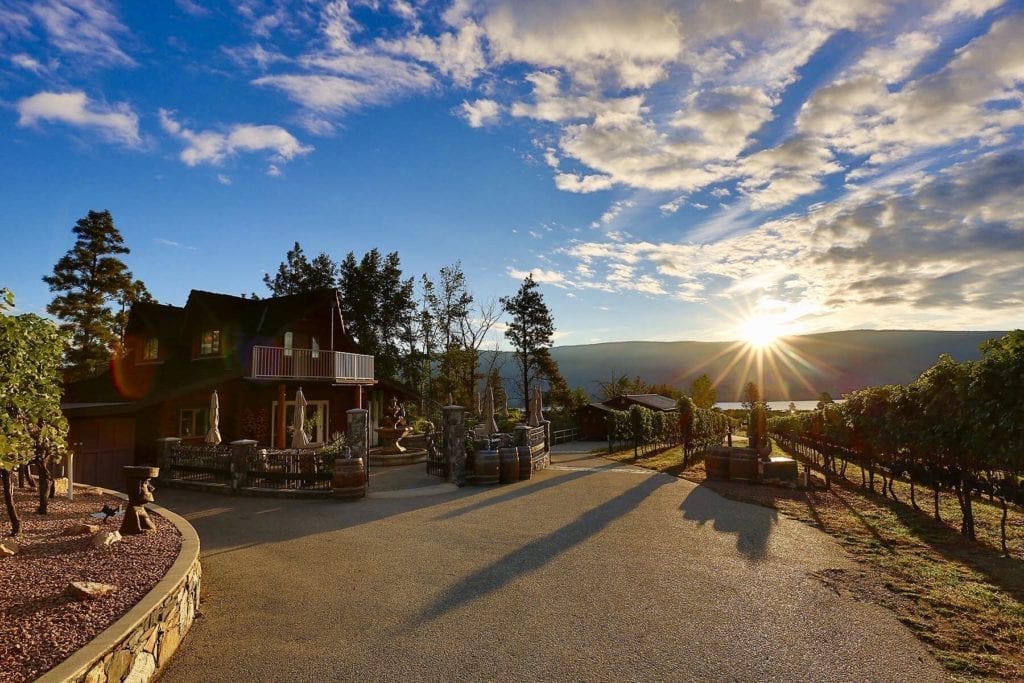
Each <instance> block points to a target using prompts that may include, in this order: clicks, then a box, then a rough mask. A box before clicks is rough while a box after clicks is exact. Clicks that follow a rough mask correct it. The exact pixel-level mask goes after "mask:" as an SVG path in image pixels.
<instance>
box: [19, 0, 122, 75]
mask: <svg viewBox="0 0 1024 683" xmlns="http://www.w3.org/2000/svg"><path fill="white" fill-rule="evenodd" d="M19 4H20V3H16V6H17V5H19ZM28 8H29V12H30V13H31V14H32V15H33V16H34V17H35V18H36V20H38V21H39V22H40V23H41V24H42V25H43V28H44V30H45V32H46V36H47V39H48V40H49V42H50V44H51V45H53V46H54V47H56V48H57V49H58V50H60V51H61V52H64V53H66V54H68V55H71V56H74V57H77V58H80V59H82V62H81V63H83V64H88V65H90V66H103V67H110V66H133V65H134V64H135V61H134V60H133V59H132V58H131V57H129V56H128V55H127V54H125V52H124V51H123V50H122V49H121V48H120V46H119V45H118V42H117V40H118V39H117V36H119V35H122V34H126V33H127V32H128V29H127V28H125V26H124V25H123V24H122V23H121V21H120V19H119V18H118V16H117V11H116V8H115V6H114V4H113V3H111V2H108V1H107V0H38V1H34V2H31V3H28Z"/></svg>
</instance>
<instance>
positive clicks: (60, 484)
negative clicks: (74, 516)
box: [53, 477, 68, 496]
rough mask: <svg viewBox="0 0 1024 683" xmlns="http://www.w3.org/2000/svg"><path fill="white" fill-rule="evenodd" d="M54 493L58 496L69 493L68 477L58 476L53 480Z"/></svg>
mask: <svg viewBox="0 0 1024 683" xmlns="http://www.w3.org/2000/svg"><path fill="white" fill-rule="evenodd" d="M53 493H54V495H56V496H66V495H67V494H68V478H67V477H57V478H56V479H54V480H53Z"/></svg>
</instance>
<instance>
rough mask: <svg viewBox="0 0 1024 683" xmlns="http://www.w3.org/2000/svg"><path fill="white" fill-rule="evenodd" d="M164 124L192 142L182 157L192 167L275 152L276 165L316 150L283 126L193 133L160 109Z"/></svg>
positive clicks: (236, 128) (169, 130)
mask: <svg viewBox="0 0 1024 683" xmlns="http://www.w3.org/2000/svg"><path fill="white" fill-rule="evenodd" d="M160 125H161V126H162V127H163V129H164V130H165V131H166V132H167V133H169V134H171V135H173V136H174V137H176V138H179V139H181V140H184V141H185V142H186V143H188V144H187V145H186V147H185V149H184V150H182V152H181V155H180V158H181V160H182V161H183V162H185V164H186V165H188V166H196V165H199V164H211V165H214V166H217V165H220V164H222V163H223V162H224V160H225V159H227V158H228V157H231V156H234V155H236V154H237V153H238V152H263V151H266V152H271V153H272V154H271V158H272V159H273V160H274V161H275V162H276V163H284V162H287V161H290V160H291V159H293V158H295V157H297V156H302V155H304V154H309V153H310V152H312V151H313V147H312V146H309V145H303V144H302V143H300V142H299V141H298V140H297V139H296V138H295V137H294V136H293V135H292V134H291V133H289V132H288V131H286V130H285V129H284V128H281V127H280V126H269V125H268V126H257V125H252V124H235V125H233V126H231V127H230V128H229V129H228V131H227V132H223V133H222V132H219V131H213V130H207V131H193V130H190V129H188V128H185V127H184V126H182V125H181V124H180V123H179V122H178V121H177V120H176V119H175V118H174V113H173V112H171V111H168V110H166V109H161V110H160Z"/></svg>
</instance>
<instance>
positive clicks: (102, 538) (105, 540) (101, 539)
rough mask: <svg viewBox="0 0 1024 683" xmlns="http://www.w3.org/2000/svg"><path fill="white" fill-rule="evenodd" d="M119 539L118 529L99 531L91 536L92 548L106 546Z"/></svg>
mask: <svg viewBox="0 0 1024 683" xmlns="http://www.w3.org/2000/svg"><path fill="white" fill-rule="evenodd" d="M120 540H121V532H120V531H101V532H99V533H98V534H96V535H95V536H93V537H92V541H90V542H91V543H92V547H93V548H106V547H109V546H112V545H114V544H115V543H117V542H118V541H120Z"/></svg>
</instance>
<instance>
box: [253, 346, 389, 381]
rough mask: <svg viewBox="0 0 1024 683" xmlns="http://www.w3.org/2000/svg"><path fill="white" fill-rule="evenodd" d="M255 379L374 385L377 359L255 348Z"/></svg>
mask: <svg viewBox="0 0 1024 683" xmlns="http://www.w3.org/2000/svg"><path fill="white" fill-rule="evenodd" d="M251 377H252V378H253V379H303V380H321V381H327V380H329V381H332V382H334V383H335V384H372V383H373V381H374V379H373V356H364V355H362V354H358V353H342V352H341V351H324V350H322V349H319V350H313V349H286V348H283V347H280V346H254V347H253V349H252V374H251Z"/></svg>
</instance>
